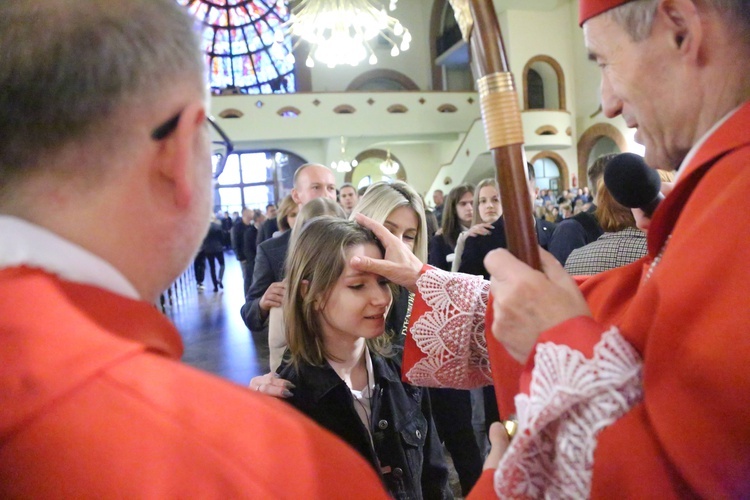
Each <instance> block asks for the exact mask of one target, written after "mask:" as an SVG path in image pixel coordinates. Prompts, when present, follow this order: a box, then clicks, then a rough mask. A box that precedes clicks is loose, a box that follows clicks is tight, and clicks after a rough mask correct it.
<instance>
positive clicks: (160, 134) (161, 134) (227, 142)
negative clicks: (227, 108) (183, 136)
mask: <svg viewBox="0 0 750 500" xmlns="http://www.w3.org/2000/svg"><path fill="white" fill-rule="evenodd" d="M181 115H182V111H180V112H178V113H177V114H176V115H174V116H173V117H172V118H170V119H169V120H167V121H165V122H164V123H162V124H161V125H159V126H158V127H156V128H155V129H154V130H152V131H151V138H152V139H153V140H155V141H161V140H163V139H166V138H167V137H169V135H170V134H171V133H172V132H174V131H175V129H176V128H177V124H178V123H179V122H180V116H181ZM206 121H207V122H208V123H209V124H210V125H211V127H212V128H213V129H214V130H215V131H216V133H217V134H219V137H221V141H213V142H214V143H215V144H221V145H223V146H224V147H225V148H226V151H225V152H224V155H225V156H226V155H229V154H230V153H231V152H232V151H234V143H233V142H232V140H231V139H230V138H229V136H228V135H227V134H226V132H224V130H222V128H221V127H219V125H218V124H217V123H216V122H215V121H214V120H213V119H212V118H211V117H210V116H206Z"/></svg>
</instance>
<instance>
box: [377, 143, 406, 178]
mask: <svg viewBox="0 0 750 500" xmlns="http://www.w3.org/2000/svg"><path fill="white" fill-rule="evenodd" d="M399 168H401V165H399V164H398V162H397V161H393V159H392V158H391V150H390V149H389V150H388V154H387V155H386V157H385V161H384V162H383V163H381V164H380V171H381V172H383V174H385V175H395V174H396V172H398V169H399Z"/></svg>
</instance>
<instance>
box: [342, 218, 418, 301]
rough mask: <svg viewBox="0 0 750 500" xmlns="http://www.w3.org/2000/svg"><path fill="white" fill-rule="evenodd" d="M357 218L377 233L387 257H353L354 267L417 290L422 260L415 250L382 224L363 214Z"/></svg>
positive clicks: (376, 235) (411, 289)
mask: <svg viewBox="0 0 750 500" xmlns="http://www.w3.org/2000/svg"><path fill="white" fill-rule="evenodd" d="M355 220H356V221H357V223H358V224H359V225H361V226H364V227H366V228H367V229H369V230H371V231H372V232H373V233H375V237H376V238H377V239H378V240H379V241H380V243H381V244H382V245H383V248H385V257H384V258H383V259H373V258H370V257H365V256H357V257H353V258H352V260H351V262H350V264H351V266H352V268H354V269H356V270H357V271H361V272H368V273H373V274H377V275H379V276H382V277H384V278H386V279H387V280H389V281H391V282H393V283H395V284H397V285H400V286H403V287H405V288H407V289H409V291H411V292H413V291H415V290H416V288H417V278H419V272H420V270H421V269H422V262H421V261H420V260H419V259H418V258H417V257H416V256H415V255H414V252H413V251H412V250H411V249H410V248H409V247H408V246H406V245H405V244H404V243H403V242H402V241H401V240H399V239H398V238H397V237H395V236H394V235H392V234H391V232H390V231H388V229H386V227H385V226H383V225H382V224H379V223H378V222H375V221H374V220H372V219H370V218H369V217H367V216H365V215H362V214H357V215H356V216H355Z"/></svg>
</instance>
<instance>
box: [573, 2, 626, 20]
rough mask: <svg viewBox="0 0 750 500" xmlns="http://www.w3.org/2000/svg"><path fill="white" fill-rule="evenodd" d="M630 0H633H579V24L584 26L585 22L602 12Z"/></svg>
mask: <svg viewBox="0 0 750 500" xmlns="http://www.w3.org/2000/svg"><path fill="white" fill-rule="evenodd" d="M630 1H631V0H579V2H578V25H579V26H583V23H585V22H586V21H588V20H589V19H591V18H592V17H596V16H598V15H599V14H601V13H602V12H606V11H608V10H610V9H614V8H615V7H619V6H620V5H622V4H624V3H628V2H630Z"/></svg>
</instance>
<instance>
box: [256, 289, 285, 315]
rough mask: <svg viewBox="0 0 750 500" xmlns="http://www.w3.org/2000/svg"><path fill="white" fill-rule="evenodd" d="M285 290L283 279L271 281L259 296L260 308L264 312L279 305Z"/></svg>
mask: <svg viewBox="0 0 750 500" xmlns="http://www.w3.org/2000/svg"><path fill="white" fill-rule="evenodd" d="M285 292H286V283H285V282H284V281H277V282H276V283H271V286H269V287H268V289H267V290H266V291H265V293H264V294H263V297H261V298H260V303H259V304H258V305H259V306H260V308H261V309H262V310H263V311H265V312H266V313H267V312H268V311H270V310H271V308H272V307H281V302H282V300H283V299H284V293H285Z"/></svg>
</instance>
